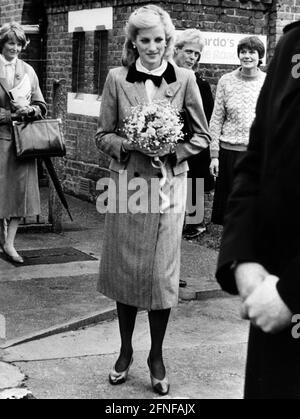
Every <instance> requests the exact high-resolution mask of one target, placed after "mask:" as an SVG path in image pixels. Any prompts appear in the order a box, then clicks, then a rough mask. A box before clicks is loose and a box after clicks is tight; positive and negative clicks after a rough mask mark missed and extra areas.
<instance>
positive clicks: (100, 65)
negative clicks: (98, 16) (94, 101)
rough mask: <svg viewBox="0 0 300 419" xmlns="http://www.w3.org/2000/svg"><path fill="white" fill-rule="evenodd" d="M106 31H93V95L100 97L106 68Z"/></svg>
mask: <svg viewBox="0 0 300 419" xmlns="http://www.w3.org/2000/svg"><path fill="white" fill-rule="evenodd" d="M107 61H108V31H107V30H103V29H99V30H96V31H95V41H94V94H96V95H98V96H101V94H102V91H103V86H104V83H105V79H106V76H107V72H108V68H107Z"/></svg>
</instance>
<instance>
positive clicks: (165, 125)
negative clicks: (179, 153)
mask: <svg viewBox="0 0 300 419" xmlns="http://www.w3.org/2000/svg"><path fill="white" fill-rule="evenodd" d="M182 128H183V123H182V121H181V118H180V113H179V111H178V110H177V109H176V108H175V107H174V106H172V105H171V103H170V102H168V101H164V100H162V101H154V102H152V103H150V104H145V105H138V106H135V107H133V108H131V114H130V116H129V117H128V118H126V119H125V126H124V132H125V134H126V137H127V139H128V140H129V141H131V142H132V143H134V144H136V145H138V147H139V148H141V149H144V150H145V151H161V150H164V149H165V148H166V146H168V145H169V146H170V152H174V151H175V147H176V144H177V142H178V141H180V140H183V139H184V135H183V131H182Z"/></svg>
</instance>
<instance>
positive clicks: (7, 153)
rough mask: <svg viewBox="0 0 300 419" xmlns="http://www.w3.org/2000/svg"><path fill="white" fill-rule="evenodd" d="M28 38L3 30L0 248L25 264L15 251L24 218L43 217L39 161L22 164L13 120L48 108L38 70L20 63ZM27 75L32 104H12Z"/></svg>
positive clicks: (14, 27)
mask: <svg viewBox="0 0 300 419" xmlns="http://www.w3.org/2000/svg"><path fill="white" fill-rule="evenodd" d="M27 43H28V42H27V40H26V35H25V33H24V31H23V29H22V27H21V26H20V25H19V24H18V23H16V22H12V23H8V24H6V25H3V26H2V28H1V30H0V53H1V54H0V246H1V247H2V250H3V252H4V254H5V256H6V258H7V259H8V260H10V261H13V262H15V263H23V259H22V257H21V256H20V255H19V254H18V253H17V251H16V249H15V247H14V241H15V236H16V233H17V230H18V225H19V222H20V219H21V218H22V217H29V216H32V215H38V214H39V213H40V195H39V185H38V176H37V166H36V161H35V160H34V159H33V160H28V161H26V162H20V161H18V160H17V158H16V155H15V147H14V143H13V138H12V118H13V117H14V118H15V119H22V118H26V120H31V119H35V118H39V117H40V115H41V114H43V115H44V114H46V110H47V109H46V104H45V100H44V98H43V95H42V93H41V90H40V87H39V81H38V78H37V75H36V73H35V71H34V69H33V68H32V67H31V66H30V65H28V64H27V63H25V62H24V61H22V60H19V59H18V56H19V54H20V52H21V51H22V50H23V49H24V48H25V47H26V46H27ZM25 74H26V75H27V76H28V78H29V82H30V84H31V100H27V99H26V100H25V98H24V100H20V99H19V100H18V101H11V98H10V95H9V90H11V89H12V88H13V87H15V86H17V85H18V84H20V82H21V81H22V80H23V78H24V76H25Z"/></svg>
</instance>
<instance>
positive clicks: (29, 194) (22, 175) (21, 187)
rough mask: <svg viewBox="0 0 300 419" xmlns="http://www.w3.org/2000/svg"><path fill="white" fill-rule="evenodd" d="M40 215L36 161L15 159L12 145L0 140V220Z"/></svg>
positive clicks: (10, 142)
mask: <svg viewBox="0 0 300 419" xmlns="http://www.w3.org/2000/svg"><path fill="white" fill-rule="evenodd" d="M38 214H40V193H39V185H38V174H37V163H36V160H35V159H33V160H28V161H24V162H20V161H18V160H17V159H16V154H15V148H14V143H13V141H11V140H4V139H1V138H0V219H3V218H8V219H9V218H12V217H16V218H21V217H29V216H34V215H38Z"/></svg>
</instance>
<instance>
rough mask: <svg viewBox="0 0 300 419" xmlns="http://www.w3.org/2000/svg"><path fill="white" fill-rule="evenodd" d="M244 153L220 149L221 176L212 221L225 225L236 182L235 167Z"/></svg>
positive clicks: (218, 180) (216, 190)
mask: <svg viewBox="0 0 300 419" xmlns="http://www.w3.org/2000/svg"><path fill="white" fill-rule="evenodd" d="M244 153H245V152H244V151H232V150H225V149H223V148H220V155H219V176H218V177H217V179H216V186H215V196H214V203H213V210H212V216H211V221H212V223H214V224H219V225H223V224H224V216H225V212H226V208H227V202H228V198H229V195H230V193H231V191H232V187H233V181H234V167H235V165H236V163H237V162H238V160H239V159H240V158H241V157H242V156H243V154H244Z"/></svg>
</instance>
